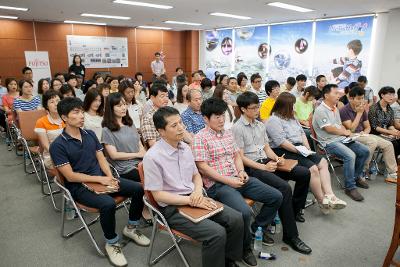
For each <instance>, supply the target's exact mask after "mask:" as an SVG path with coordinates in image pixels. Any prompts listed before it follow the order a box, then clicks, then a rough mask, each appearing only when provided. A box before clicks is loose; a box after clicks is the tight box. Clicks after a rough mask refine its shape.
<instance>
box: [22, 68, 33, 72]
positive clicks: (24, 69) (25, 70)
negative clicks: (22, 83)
mask: <svg viewBox="0 0 400 267" xmlns="http://www.w3.org/2000/svg"><path fill="white" fill-rule="evenodd" d="M28 70H30V71H32V69H31V68H29V67H24V68H23V69H22V74H25V72H27V71H28Z"/></svg>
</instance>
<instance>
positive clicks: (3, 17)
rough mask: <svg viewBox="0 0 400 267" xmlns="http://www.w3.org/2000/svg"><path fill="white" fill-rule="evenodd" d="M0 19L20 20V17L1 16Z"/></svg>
mask: <svg viewBox="0 0 400 267" xmlns="http://www.w3.org/2000/svg"><path fill="white" fill-rule="evenodd" d="M0 19H18V17H15V16H0Z"/></svg>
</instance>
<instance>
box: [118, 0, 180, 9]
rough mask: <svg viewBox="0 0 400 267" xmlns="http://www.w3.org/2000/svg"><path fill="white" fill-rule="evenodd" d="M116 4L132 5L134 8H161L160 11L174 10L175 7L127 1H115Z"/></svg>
mask: <svg viewBox="0 0 400 267" xmlns="http://www.w3.org/2000/svg"><path fill="white" fill-rule="evenodd" d="M114 3H116V4H125V5H132V6H144V7H153V8H160V9H171V8H173V6H166V5H157V4H151V3H145V2H137V1H127V0H114Z"/></svg>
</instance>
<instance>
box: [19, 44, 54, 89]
mask: <svg viewBox="0 0 400 267" xmlns="http://www.w3.org/2000/svg"><path fill="white" fill-rule="evenodd" d="M25 61H26V66H27V67H30V68H31V69H32V74H33V81H34V86H33V88H34V91H35V92H34V93H35V94H36V93H37V83H38V81H39V80H40V79H51V70H50V61H49V53H48V52H47V51H25Z"/></svg>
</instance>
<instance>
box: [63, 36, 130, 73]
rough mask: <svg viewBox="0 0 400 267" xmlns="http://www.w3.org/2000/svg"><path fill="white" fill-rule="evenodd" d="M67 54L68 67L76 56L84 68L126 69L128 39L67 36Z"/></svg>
mask: <svg viewBox="0 0 400 267" xmlns="http://www.w3.org/2000/svg"><path fill="white" fill-rule="evenodd" d="M67 52H68V62H69V65H71V64H72V59H73V57H74V55H76V54H78V55H80V56H81V58H82V64H83V65H85V68H126V67H128V38H121V37H105V36H80V35H67Z"/></svg>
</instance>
